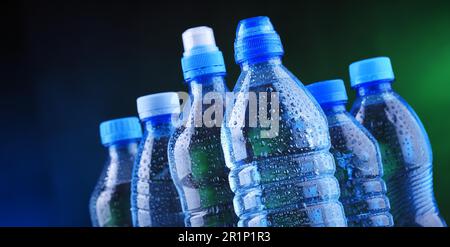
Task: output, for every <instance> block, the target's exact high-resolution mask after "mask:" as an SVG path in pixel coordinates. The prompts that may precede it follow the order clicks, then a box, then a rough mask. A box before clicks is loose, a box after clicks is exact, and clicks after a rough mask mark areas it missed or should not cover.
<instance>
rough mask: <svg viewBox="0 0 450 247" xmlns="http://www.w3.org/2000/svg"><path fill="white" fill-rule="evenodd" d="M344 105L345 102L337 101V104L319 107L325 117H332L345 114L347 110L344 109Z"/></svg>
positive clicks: (332, 103) (326, 104)
mask: <svg viewBox="0 0 450 247" xmlns="http://www.w3.org/2000/svg"><path fill="white" fill-rule="evenodd" d="M346 104H347V101H338V102H331V103H325V104H321V105H320V106H321V107H322V109H323V112H324V113H325V115H327V116H328V115H334V114H339V113H344V112H346V111H347V109H346V108H345V105H346Z"/></svg>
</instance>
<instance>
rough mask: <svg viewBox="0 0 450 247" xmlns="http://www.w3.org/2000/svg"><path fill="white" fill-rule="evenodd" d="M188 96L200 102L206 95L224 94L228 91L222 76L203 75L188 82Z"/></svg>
mask: <svg viewBox="0 0 450 247" xmlns="http://www.w3.org/2000/svg"><path fill="white" fill-rule="evenodd" d="M188 83H189V94H190V95H192V96H193V97H194V100H195V99H199V100H201V99H202V98H203V96H204V95H205V94H207V93H211V92H214V93H219V94H222V95H223V94H224V93H225V92H227V91H228V89H227V86H226V84H225V77H224V75H223V74H212V75H204V76H199V77H196V78H194V79H193V80H192V81H189V82H188Z"/></svg>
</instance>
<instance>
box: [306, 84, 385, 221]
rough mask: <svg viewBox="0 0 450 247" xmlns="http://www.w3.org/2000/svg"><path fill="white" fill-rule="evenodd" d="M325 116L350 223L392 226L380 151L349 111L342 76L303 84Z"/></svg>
mask: <svg viewBox="0 0 450 247" xmlns="http://www.w3.org/2000/svg"><path fill="white" fill-rule="evenodd" d="M306 88H307V89H308V90H309V91H310V92H311V94H312V95H313V96H314V97H315V98H316V100H317V102H319V104H320V106H321V107H322V109H323V111H324V112H325V115H326V116H327V119H328V128H329V130H330V137H331V149H330V151H331V153H332V154H333V156H334V159H335V161H336V177H337V178H338V180H339V185H340V188H341V197H340V201H341V202H342V203H343V204H344V209H345V215H346V216H347V222H348V225H349V226H352V227H355V226H361V227H372V226H374V227H375V226H376V227H381V226H393V219H392V215H391V214H390V213H389V210H390V206H389V200H388V198H387V197H386V184H385V183H384V181H383V179H382V176H383V163H382V162H381V153H380V149H379V147H378V143H377V141H376V140H375V138H374V137H373V136H372V135H371V134H370V133H369V132H368V131H367V130H366V128H364V127H363V126H362V125H361V124H360V123H359V122H358V121H356V119H355V118H354V117H353V116H352V115H350V114H349V113H348V112H347V110H346V108H345V105H346V104H347V93H346V91H345V86H344V82H343V81H342V80H329V81H321V82H317V83H314V84H311V85H308V86H307V87H306Z"/></svg>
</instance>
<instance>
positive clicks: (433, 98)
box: [275, 1, 450, 221]
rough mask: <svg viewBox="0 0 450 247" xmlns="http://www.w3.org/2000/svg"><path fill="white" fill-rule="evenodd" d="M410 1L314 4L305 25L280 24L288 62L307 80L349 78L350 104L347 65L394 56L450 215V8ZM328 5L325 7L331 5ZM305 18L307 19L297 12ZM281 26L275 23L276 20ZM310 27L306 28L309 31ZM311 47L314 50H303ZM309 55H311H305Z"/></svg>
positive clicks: (399, 88)
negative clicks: (425, 135)
mask: <svg viewBox="0 0 450 247" xmlns="http://www.w3.org/2000/svg"><path fill="white" fill-rule="evenodd" d="M449 5H450V4H449V2H447V3H440V4H437V3H436V2H433V1H429V2H427V3H426V4H425V3H415V2H414V1H411V2H404V1H401V2H397V1H392V3H391V2H377V3H373V4H364V3H359V4H358V3H356V2H345V3H341V4H339V5H338V6H337V5H333V7H336V8H334V9H333V10H332V11H329V10H327V11H325V13H326V14H325V15H322V14H320V13H321V12H322V10H323V8H326V7H324V5H321V6H319V5H314V6H311V7H310V9H309V10H308V11H306V12H307V13H310V15H313V16H314V17H312V16H308V17H304V18H305V20H304V22H306V23H303V22H302V24H301V27H298V28H295V27H294V26H293V25H291V26H289V27H287V26H285V27H280V26H279V25H278V26H277V27H276V28H277V29H279V30H280V29H282V30H281V32H282V33H283V35H284V36H288V37H289V39H287V38H286V37H284V38H283V37H282V40H283V43H284V45H285V50H286V56H285V59H284V61H285V64H286V66H287V67H288V68H290V69H291V70H292V71H293V72H294V74H296V75H299V77H300V79H301V80H302V81H303V83H304V84H309V83H312V82H314V81H318V80H325V79H332V78H343V79H345V82H346V84H347V85H346V86H347V90H348V93H349V97H350V100H349V104H348V109H350V107H351V104H352V102H353V99H354V96H355V93H354V91H353V90H351V89H350V87H349V76H348V64H349V63H351V62H353V61H356V60H359V59H363V58H368V57H373V56H389V57H390V58H391V60H392V63H393V67H394V73H395V75H396V79H397V81H396V82H395V83H394V85H393V87H394V90H396V91H397V92H398V93H399V94H400V95H401V96H402V97H403V98H405V99H406V101H408V103H409V104H410V105H411V106H412V107H413V108H414V110H415V111H416V112H417V114H418V115H419V117H420V118H421V120H422V122H423V124H424V125H425V129H426V130H427V133H428V135H429V138H430V141H431V144H432V148H433V154H434V188H435V195H436V199H437V202H438V205H439V208H440V210H441V213H442V215H443V216H444V218H445V219H447V221H449V220H450V192H449V189H450V150H449V146H450V143H449V142H450V131H449V127H450V96H449V90H450V6H449ZM325 6H326V5H325ZM299 18H301V17H299ZM275 25H276V22H275ZM304 31H307V34H306V33H305V32H304ZM299 47H300V49H302V50H312V51H314V52H313V53H311V52H310V53H308V52H306V53H302V52H300V51H299ZM305 54H307V55H308V56H305Z"/></svg>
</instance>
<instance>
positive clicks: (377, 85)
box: [356, 81, 392, 97]
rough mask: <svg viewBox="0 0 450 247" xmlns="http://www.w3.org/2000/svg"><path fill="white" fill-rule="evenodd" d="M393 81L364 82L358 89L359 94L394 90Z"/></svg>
mask: <svg viewBox="0 0 450 247" xmlns="http://www.w3.org/2000/svg"><path fill="white" fill-rule="evenodd" d="M391 83H392V81H375V82H368V83H364V84H362V85H361V86H359V87H358V88H357V89H356V91H357V96H358V97H363V96H366V95H372V94H381V93H387V92H392V85H391Z"/></svg>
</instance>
